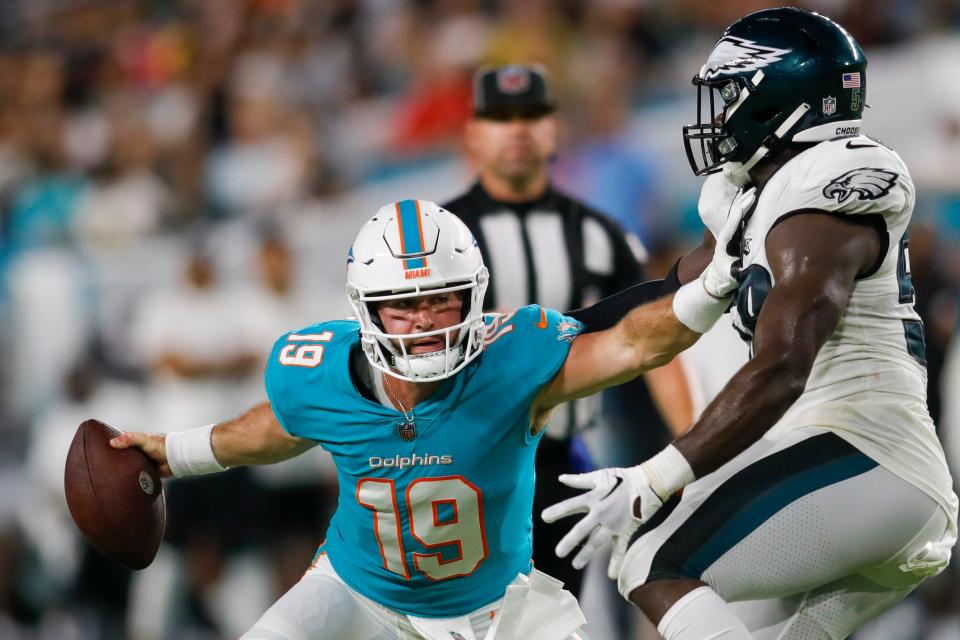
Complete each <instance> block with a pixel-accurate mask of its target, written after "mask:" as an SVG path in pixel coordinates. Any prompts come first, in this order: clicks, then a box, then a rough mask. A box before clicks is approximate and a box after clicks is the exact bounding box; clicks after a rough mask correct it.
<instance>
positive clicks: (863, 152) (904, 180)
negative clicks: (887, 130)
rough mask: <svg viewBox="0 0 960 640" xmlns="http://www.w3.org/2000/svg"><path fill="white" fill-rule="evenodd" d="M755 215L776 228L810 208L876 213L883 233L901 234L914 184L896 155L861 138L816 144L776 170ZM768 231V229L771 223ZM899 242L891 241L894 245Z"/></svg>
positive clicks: (908, 212)
mask: <svg viewBox="0 0 960 640" xmlns="http://www.w3.org/2000/svg"><path fill="white" fill-rule="evenodd" d="M761 198H762V199H763V200H765V201H766V202H765V203H764V204H763V205H762V208H761V205H759V204H758V210H762V211H763V213H764V214H765V215H766V216H767V217H768V218H769V221H770V222H771V223H775V221H778V220H779V219H780V218H782V217H784V216H788V215H792V214H795V213H797V212H799V211H804V210H810V209H815V210H819V211H828V212H834V213H838V214H844V215H869V214H879V215H881V216H883V218H884V220H885V221H886V225H885V226H886V228H887V230H888V231H893V230H894V228H897V229H902V228H903V227H905V226H906V223H907V221H909V218H910V213H911V211H912V210H913V204H914V200H915V191H914V187H913V180H912V179H911V178H910V173H909V171H908V170H907V167H906V165H904V163H903V160H901V159H900V156H899V155H897V153H896V152H894V151H892V150H890V149H888V148H887V147H885V146H883V145H882V144H881V143H879V142H877V141H876V140H873V139H871V138H868V137H866V136H856V137H852V138H841V139H838V140H832V141H829V142H824V143H821V144H818V145H817V146H816V147H814V148H812V149H810V150H808V151H806V152H804V153H802V154H800V155H799V156H797V157H796V158H794V159H793V160H792V161H790V162H788V163H787V164H786V165H785V166H784V167H783V169H781V170H780V171H778V172H777V173H776V174H775V175H774V176H773V178H771V180H770V182H769V183H768V184H767V186H766V187H765V188H764V191H763V194H762V196H761ZM771 226H773V225H772V224H771ZM896 239H898V238H895V240H896Z"/></svg>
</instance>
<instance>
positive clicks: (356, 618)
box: [241, 555, 586, 640]
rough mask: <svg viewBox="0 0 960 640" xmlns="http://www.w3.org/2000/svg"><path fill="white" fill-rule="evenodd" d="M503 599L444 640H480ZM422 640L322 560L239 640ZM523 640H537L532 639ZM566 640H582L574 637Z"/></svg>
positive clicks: (476, 613)
mask: <svg viewBox="0 0 960 640" xmlns="http://www.w3.org/2000/svg"><path fill="white" fill-rule="evenodd" d="M502 602H503V600H502V599H501V600H497V601H496V602H492V603H490V604H488V605H486V606H483V607H480V608H479V609H477V610H476V611H473V612H472V613H470V614H469V615H468V616H466V619H467V620H466V622H465V624H466V625H467V627H468V628H466V629H463V628H461V629H460V633H457V634H456V635H454V632H446V631H445V632H443V633H442V636H440V637H443V638H444V640H461V639H463V640H470V639H471V637H472V638H474V639H475V640H483V638H484V637H485V636H486V634H487V631H488V629H489V628H490V626H491V624H492V623H493V621H494V619H495V618H496V616H497V614H499V612H500V606H501V604H502ZM320 639H323V640H327V639H329V640H426V639H425V637H424V636H423V635H422V634H421V633H420V632H419V631H417V630H416V629H415V628H414V626H413V623H411V621H410V618H409V617H408V616H407V615H405V614H403V613H400V612H399V611H394V610H393V609H388V608H387V607H384V606H382V605H379V604H377V603H376V602H374V601H373V600H370V599H369V598H367V597H365V596H363V595H361V594H359V593H357V592H356V591H354V590H353V589H351V588H350V587H349V586H347V584H346V583H344V582H343V580H342V579H341V578H340V576H338V575H337V573H336V571H334V569H333V566H332V565H331V564H330V560H329V559H328V558H327V556H326V555H321V556H320V557H319V558H318V559H317V561H316V562H315V563H314V565H313V566H312V567H311V568H310V569H309V570H308V571H307V573H306V574H305V575H304V576H303V578H302V579H301V580H300V582H298V583H297V584H295V585H294V586H293V587H292V588H291V589H290V590H289V591H287V593H285V594H284V595H283V596H282V597H281V598H280V599H279V600H277V602H276V603H275V604H274V605H273V606H272V607H270V608H269V609H268V610H267V612H266V613H264V614H263V617H261V618H260V620H259V621H257V623H256V624H255V625H254V626H253V628H251V629H250V630H249V631H248V632H247V633H245V634H244V635H243V637H242V638H241V640H320ZM523 640H537V638H536V637H535V636H533V637H529V636H527V637H525V638H524V639H523ZM569 640H586V638H585V636H583V635H582V633H579V632H578V633H575V634H573V635H572V636H570V637H569Z"/></svg>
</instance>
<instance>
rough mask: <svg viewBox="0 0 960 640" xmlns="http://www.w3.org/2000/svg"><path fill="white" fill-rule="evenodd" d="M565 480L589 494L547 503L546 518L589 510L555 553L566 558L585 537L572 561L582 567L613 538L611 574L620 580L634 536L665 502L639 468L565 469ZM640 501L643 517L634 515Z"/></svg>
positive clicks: (576, 565)
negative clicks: (624, 561) (586, 470)
mask: <svg viewBox="0 0 960 640" xmlns="http://www.w3.org/2000/svg"><path fill="white" fill-rule="evenodd" d="M559 480H560V482H562V483H563V484H565V485H567V486H568V487H573V488H575V489H585V490H586V491H585V493H581V494H580V495H578V496H574V497H572V498H568V499H567V500H564V501H563V502H560V503H557V504H555V505H553V506H550V507H547V508H546V509H544V510H543V514H542V517H543V519H544V520H545V521H546V522H555V521H557V520H559V519H560V518H566V517H567V516H571V515H574V514H576V513H586V514H587V515H585V516H584V517H583V518H581V519H580V521H579V522H577V524H576V525H574V527H573V529H571V530H570V531H569V532H568V533H567V535H565V536H564V537H563V539H562V540H560V543H559V544H558V545H557V548H556V553H557V555H558V556H559V557H561V558H565V557H567V555H569V553H570V552H571V551H573V549H574V548H575V547H576V546H577V545H578V544H580V543H581V542H583V548H581V549H580V551H579V552H578V553H577V555H576V556H574V558H573V566H574V568H576V569H582V568H583V567H584V566H585V565H586V564H587V562H589V561H590V559H591V558H593V556H594V555H596V554H597V552H598V551H600V550H601V549H603V548H605V547H606V546H607V545H608V544H610V543H611V542H612V543H613V550H612V553H611V556H610V564H609V565H608V566H607V575H608V576H610V578H611V579H615V578H616V577H617V574H619V572H620V564H621V562H622V561H623V556H624V554H625V553H626V552H627V545H628V544H629V542H630V537H631V536H632V535H633V533H634V532H635V531H636V530H637V528H638V527H639V526H640V524H641V523H642V522H645V521H646V520H648V519H649V518H650V517H652V516H653V514H654V513H656V512H657V510H658V509H659V508H660V507H661V506H662V505H663V502H662V501H661V500H660V498H659V497H658V496H657V494H656V493H655V492H654V490H653V489H652V488H651V487H650V482H649V480H648V478H647V474H646V473H645V472H644V471H643V470H642V469H641V468H640V467H629V468H611V469H599V470H597V471H591V472H590V473H581V474H576V475H571V474H564V475H561V476H560V478H559ZM637 499H639V500H640V505H639V506H640V517H639V518H637V517H636V516H635V515H634V505H635V504H636V501H637Z"/></svg>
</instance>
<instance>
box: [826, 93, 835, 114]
mask: <svg viewBox="0 0 960 640" xmlns="http://www.w3.org/2000/svg"><path fill="white" fill-rule="evenodd" d="M836 110H837V99H836V98H834V97H832V96H827V97H826V98H824V99H823V115H825V116H829V115H830V114H832V113H834V112H835V111H836Z"/></svg>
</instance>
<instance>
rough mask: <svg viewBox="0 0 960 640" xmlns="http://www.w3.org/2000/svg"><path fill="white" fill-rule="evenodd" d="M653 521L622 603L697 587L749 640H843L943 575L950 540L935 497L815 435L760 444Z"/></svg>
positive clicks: (633, 558) (635, 550)
mask: <svg viewBox="0 0 960 640" xmlns="http://www.w3.org/2000/svg"><path fill="white" fill-rule="evenodd" d="M658 515H659V516H660V517H659V518H654V519H653V520H652V521H651V524H650V526H648V527H646V528H643V529H641V531H640V532H639V535H638V536H637V537H635V540H634V542H633V544H632V546H631V547H630V549H629V551H628V553H627V555H626V557H625V559H624V568H623V570H622V571H621V574H620V578H619V587H620V592H621V594H622V595H623V596H624V597H629V594H630V593H631V592H632V591H633V589H635V588H636V587H638V586H640V585H641V584H644V583H645V582H647V581H651V582H652V581H655V580H664V579H672V578H673V579H681V578H694V579H700V580H702V581H703V582H705V583H706V584H707V585H709V586H710V587H711V588H712V589H713V590H714V591H715V592H716V593H717V594H719V595H720V596H721V597H722V598H723V599H724V600H725V601H726V602H729V603H737V604H734V605H733V609H734V611H735V613H736V614H737V616H738V617H739V618H740V619H741V620H743V622H744V623H745V624H746V626H747V628H748V629H749V630H750V632H751V635H752V637H753V638H755V639H757V640H774V639H776V640H800V639H804V640H819V639H824V640H835V639H837V638H845V637H847V636H848V635H850V634H851V633H852V632H853V631H854V630H855V629H857V628H858V627H859V626H861V625H862V624H863V623H865V622H866V621H867V620H870V619H871V618H873V617H875V616H877V615H879V614H880V613H881V612H883V611H885V610H886V609H888V608H890V607H891V606H893V605H894V604H896V603H897V602H899V601H900V600H901V599H902V598H903V597H904V596H906V595H907V594H908V593H910V591H912V590H913V589H914V588H916V586H917V585H919V584H920V582H922V581H923V579H924V578H925V577H927V576H928V575H931V574H933V573H936V572H938V571H939V570H942V568H943V566H945V564H946V562H947V560H948V559H949V553H947V552H946V548H948V547H949V544H950V543H951V541H952V540H953V533H952V530H951V529H950V527H949V525H948V517H947V515H946V514H945V513H944V511H943V509H942V508H941V507H940V506H939V505H938V504H937V503H936V502H935V501H934V500H933V499H932V498H930V497H929V496H927V495H926V494H925V493H923V492H922V491H920V490H919V489H917V488H916V487H914V486H913V485H911V484H909V483H907V482H906V481H904V480H902V479H900V478H899V477H897V476H895V475H894V474H892V473H891V472H889V471H887V470H886V469H885V468H883V467H881V466H879V465H877V464H876V463H873V462H872V461H871V460H870V459H869V458H867V457H866V456H864V455H863V454H861V453H859V452H858V451H856V449H854V448H853V447H851V446H850V445H847V444H846V443H845V442H843V441H842V440H841V439H840V438H839V437H838V436H836V435H834V434H832V433H830V432H828V431H826V430H823V429H817V428H806V429H799V430H796V431H792V432H790V433H788V434H785V435H784V436H781V437H780V438H779V439H777V440H775V441H761V442H758V443H757V444H756V445H754V446H753V447H750V448H749V449H747V450H746V451H744V452H743V453H742V454H741V455H740V456H738V457H737V458H734V460H732V461H731V463H729V464H728V465H724V467H721V469H719V470H718V472H715V473H712V474H709V475H707V476H704V478H702V479H701V480H699V481H697V482H695V483H693V484H691V485H689V486H688V487H687V488H686V489H685V490H684V492H683V496H682V498H681V499H680V500H678V501H675V502H674V503H672V504H668V505H666V506H665V507H664V513H663V514H658ZM928 543H931V544H932V545H933V547H934V548H933V549H932V550H931V547H929V546H928ZM937 545H939V547H937Z"/></svg>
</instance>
